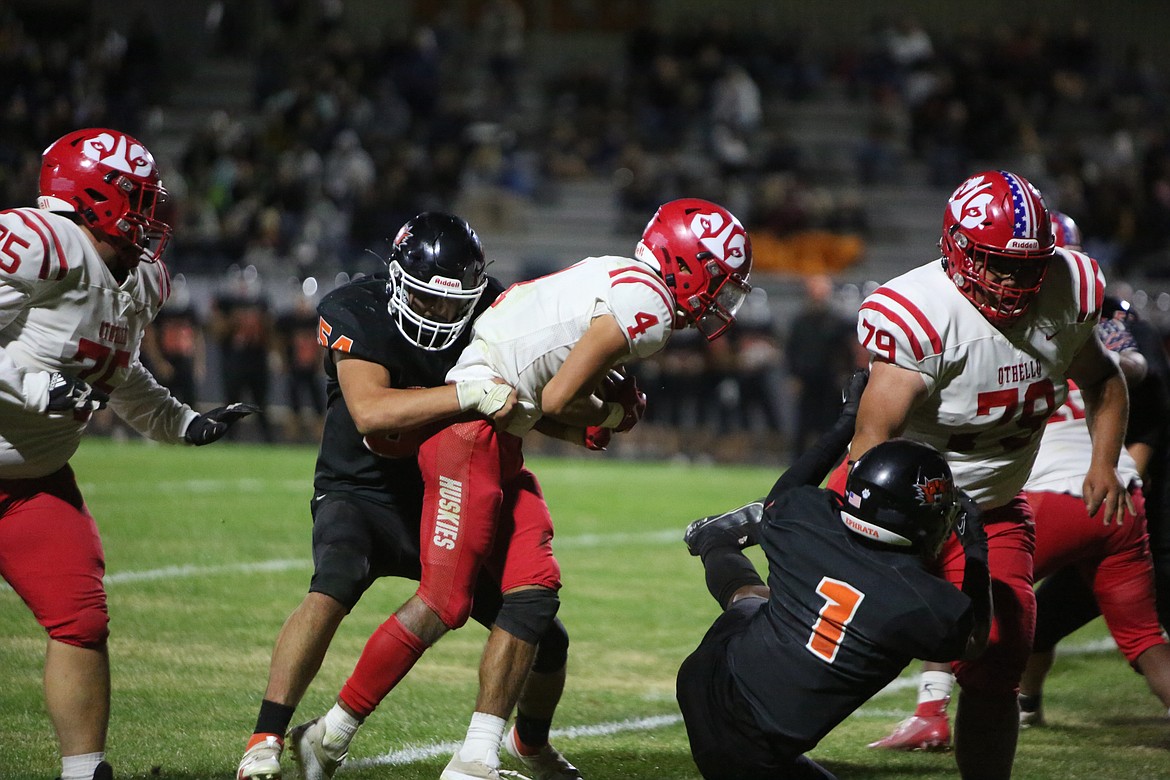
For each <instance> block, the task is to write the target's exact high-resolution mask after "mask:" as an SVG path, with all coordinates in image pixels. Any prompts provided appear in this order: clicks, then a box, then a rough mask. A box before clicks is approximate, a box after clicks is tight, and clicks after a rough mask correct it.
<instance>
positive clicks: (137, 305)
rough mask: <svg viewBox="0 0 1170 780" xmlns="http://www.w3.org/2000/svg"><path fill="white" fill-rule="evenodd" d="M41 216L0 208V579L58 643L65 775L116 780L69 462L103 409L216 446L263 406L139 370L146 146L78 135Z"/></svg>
mask: <svg viewBox="0 0 1170 780" xmlns="http://www.w3.org/2000/svg"><path fill="white" fill-rule="evenodd" d="M39 192H40V196H39V197H38V199H37V208H35V209H34V208H14V209H9V210H7V211H3V212H0V576H2V577H3V578H4V579H5V580H7V582H8V584H9V585H11V586H12V589H13V590H15V591H16V592H17V594H19V595H20V597H21V598H22V599H23V600H24V601H25V603H27V604H28V605H29V608H30V609H31V610H32V612H33V614H34V615H35V616H36V618H37V622H39V623H40V624H41V625H42V626H44V628H45V630H46V632H47V633H48V635H49V641H48V647H47V650H46V651H45V668H44V681H45V682H44V687H45V707H46V709H47V710H48V713H49V718H50V720H51V721H52V723H53V728H54V729H55V730H56V733H57V739H58V742H59V745H60V752H61V764H62V768H61V780H91V778H92V779H93V780H110V778H112V777H113V770H112V769H111V768H110V765H109V763H107V762H106V761H105V742H106V729H107V725H108V723H109V712H110V672H109V658H108V655H107V649H106V638H107V636H108V633H109V631H108V622H109V617H108V612H107V608H106V594H105V590H104V588H103V586H102V576H103V574H104V572H105V559H104V555H103V552H102V545H101V539H100V537H99V535H98V529H97V525H96V524H95V523H94V519H93V517H92V516H91V515H90V513H89V510H88V509H87V508H86V506H85V502H84V500H83V499H82V497H81V493H80V492H79V490H78V487H77V481H76V479H75V478H74V475H73V471H72V469H71V468H70V466H69V459H70V458H71V457H72V456H73V453H74V452H75V451H76V450H77V447H78V444H79V442H80V439H81V435H82V434H83V433H84V432H85V428H86V424H87V423H88V421H89V418H90V415H91V414H92V413H93V412H94V411H96V410H97V409H100V408H102V407H104V406H105V405H106V403H107V402H108V403H109V405H110V407H111V408H112V409H113V410H114V411H115V412H117V414H118V415H119V416H120V417H121V418H122V419H124V420H125V421H126V422H127V423H129V424H130V425H131V426H133V427H134V428H135V429H136V430H138V431H139V432H141V433H142V434H143V435H145V436H149V437H150V438H152V439H156V440H159V441H166V442H174V443H177V442H184V441H185V442H187V443H189V444H196V445H202V444H208V443H210V442H213V441H215V440H216V439H218V438H220V437H221V436H223V434H224V433H225V432H226V431H227V429H228V427H229V426H230V425H231V424H232V423H233V422H235V421H236V420H237V419H239V418H240V417H242V416H244V415H246V414H249V413H251V412H252V411H254V410H255V407H247V406H244V405H240V404H233V405H232V406H229V407H222V408H220V409H216V410H214V411H212V412H208V413H207V414H199V413H197V412H195V411H194V410H192V409H191V407H189V406H187V405H185V404H182V403H180V402H179V401H177V400H176V399H175V398H173V397H172V396H171V394H170V391H168V390H167V389H166V388H164V387H162V386H160V385H159V384H158V383H157V382H156V381H155V380H154V378H153V377H152V376H151V375H150V373H149V372H148V371H147V370H146V369H145V368H144V367H143V365H142V363H141V361H140V360H139V348H140V346H141V343H142V332H143V329H144V328H145V327H146V325H147V324H148V323H149V322H150V321H151V319H152V318H153V317H154V315H155V314H156V313H157V312H158V310H159V308H160V307H161V306H162V305H163V303H164V302H165V301H166V299H167V296H168V295H169V294H170V290H171V282H170V278H169V277H168V275H167V270H166V267H165V266H164V265H163V264H162V262H161V261H160V256H161V255H162V253H163V250H164V249H165V247H166V244H167V239H168V238H169V237H170V234H171V228H170V226H169V225H167V224H166V223H165V222H163V221H161V220H159V219H158V218H156V217H155V209H156V207H157V206H158V204H159V202H160V201H161V200H162V199H163V198H164V197H165V196H166V190H164V189H163V187H162V184H161V182H160V178H159V172H158V169H157V168H156V167H155V163H154V158H153V157H152V156H151V154H150V152H149V151H147V149H146V147H144V146H143V145H142V144H141V143H140V142H139V141H137V140H135V139H134V138H131V137H130V136H128V135H126V134H124V133H121V132H118V131H116V130H109V129H104V128H93V129H86V130H77V131H75V132H72V133H69V134H68V135H66V136H64V137H62V138H60V139H59V140H57V141H56V142H54V143H53V144H52V145H51V146H49V147H48V148H47V149H46V150H45V152H44V155H43V156H42V161H41V174H40V187H39Z"/></svg>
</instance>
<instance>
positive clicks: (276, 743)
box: [236, 735, 284, 780]
mask: <svg viewBox="0 0 1170 780" xmlns="http://www.w3.org/2000/svg"><path fill="white" fill-rule="evenodd" d="M283 751H284V745H282V744H281V742H280V740H279V739H277V738H276V737H275V736H273V735H269V736H267V737H265V738H264V741H263V742H257V743H256V744H255V745H253V746H252V747H250V748H248V749H247V750H246V751H244V757H243V758H241V759H240V767H239V769H237V770H236V780H280V754H281V753H282V752H283Z"/></svg>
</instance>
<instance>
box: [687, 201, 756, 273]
mask: <svg viewBox="0 0 1170 780" xmlns="http://www.w3.org/2000/svg"><path fill="white" fill-rule="evenodd" d="M737 227H738V225H736V224H735V223H734V222H732V221H731V220H728V219H725V218H724V217H723V215H722V214H719V213H702V212H699V213H696V214H695V215H694V217H692V218H691V231H692V232H693V233H694V234H695V236H697V237H698V239H699V243H701V244H702V245H703V247H704V248H705V249H706V250H707V251H708V252H710V253H711V254H712V255H714V256H715V257H716V258H718V259H719V260H722V261H723V262H724V263H726V264H727V265H728V267H730V268H731V269H732V270H736V271H738V270H739V269H740V268H741V267H742V266H743V264H744V261H746V260H747V247H746V243H747V241H746V237H747V234H746V233H745V232H744V230H743V228H739V230H736V228H737Z"/></svg>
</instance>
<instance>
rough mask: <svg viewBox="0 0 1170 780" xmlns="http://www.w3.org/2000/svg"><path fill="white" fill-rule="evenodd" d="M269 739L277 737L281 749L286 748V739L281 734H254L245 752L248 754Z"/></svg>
mask: <svg viewBox="0 0 1170 780" xmlns="http://www.w3.org/2000/svg"><path fill="white" fill-rule="evenodd" d="M269 737H276V741H277V742H279V743H280V746H281V747H284V737H283V736H281V735H280V734H253V735H252V738H251V739H249V740H248V746H247V747H246V748H244V752H245V753H247V752H248V751H249V750H251V749H252V748H254V747H256V746H257V745H259V744H260V743H261V742H263V741H265V740H266V739H268V738H269Z"/></svg>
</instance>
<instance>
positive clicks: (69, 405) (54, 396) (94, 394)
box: [45, 371, 110, 414]
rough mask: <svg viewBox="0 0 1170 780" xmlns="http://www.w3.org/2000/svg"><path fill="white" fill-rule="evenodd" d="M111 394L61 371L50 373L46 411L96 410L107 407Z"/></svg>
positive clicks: (84, 411)
mask: <svg viewBox="0 0 1170 780" xmlns="http://www.w3.org/2000/svg"><path fill="white" fill-rule="evenodd" d="M109 400H110V396H109V395H108V394H107V393H103V392H102V391H101V390H98V389H97V388H95V387H91V386H90V385H89V384H88V383H86V382H83V381H82V380H80V379H76V378H74V377H71V376H66V375H65V374H62V373H61V372H60V371H54V372H53V373H52V374H50V375H49V401H48V403H46V404H45V411H46V412H83V413H87V414H88V413H89V412H96V411H97V410H98V409H104V408H106V404H107V403H108V402H109Z"/></svg>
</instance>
